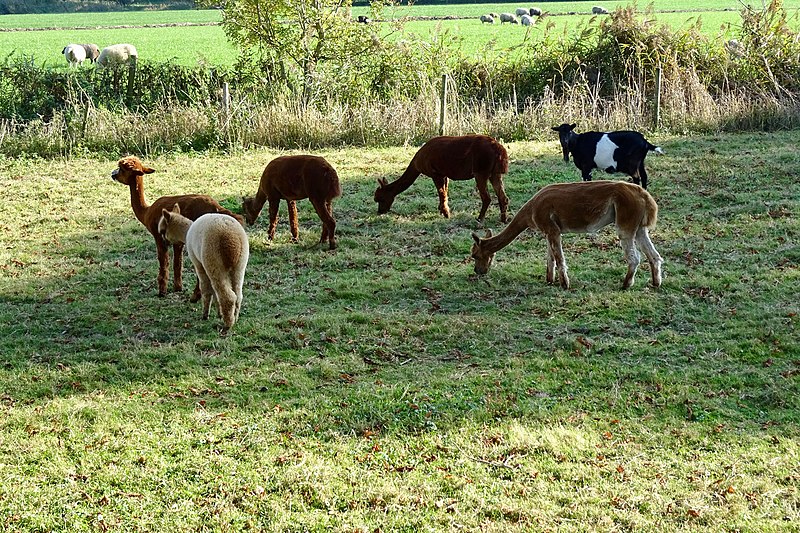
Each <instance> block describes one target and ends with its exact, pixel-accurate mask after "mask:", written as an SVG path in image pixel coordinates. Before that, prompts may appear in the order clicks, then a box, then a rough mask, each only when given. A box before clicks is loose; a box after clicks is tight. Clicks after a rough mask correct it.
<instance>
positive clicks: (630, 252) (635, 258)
mask: <svg viewBox="0 0 800 533" xmlns="http://www.w3.org/2000/svg"><path fill="white" fill-rule="evenodd" d="M619 242H620V244H621V245H622V250H623V251H624V252H625V260H626V261H627V262H628V272H627V273H626V274H625V280H624V281H623V282H622V288H623V289H627V288H629V287H630V286H631V285H633V281H634V278H635V277H636V269H637V268H638V267H639V260H640V259H641V257H640V256H639V251H638V250H637V249H636V245H635V244H634V243H633V236H632V235H620V236H619Z"/></svg>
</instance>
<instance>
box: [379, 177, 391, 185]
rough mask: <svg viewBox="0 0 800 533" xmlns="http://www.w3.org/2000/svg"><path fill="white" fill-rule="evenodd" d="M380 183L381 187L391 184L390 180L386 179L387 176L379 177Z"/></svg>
mask: <svg viewBox="0 0 800 533" xmlns="http://www.w3.org/2000/svg"><path fill="white" fill-rule="evenodd" d="M378 185H379V186H381V187H386V186H387V185H389V182H388V181H386V178H378Z"/></svg>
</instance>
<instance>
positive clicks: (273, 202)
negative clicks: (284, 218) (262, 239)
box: [267, 198, 280, 240]
mask: <svg viewBox="0 0 800 533" xmlns="http://www.w3.org/2000/svg"><path fill="white" fill-rule="evenodd" d="M278 207H280V198H270V199H269V229H268V230H267V237H269V240H274V239H275V229H276V228H277V227H278Z"/></svg>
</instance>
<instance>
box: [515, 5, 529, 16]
mask: <svg viewBox="0 0 800 533" xmlns="http://www.w3.org/2000/svg"><path fill="white" fill-rule="evenodd" d="M514 14H515V15H516V16H518V17H521V16H522V15H527V14H528V8H527V7H518V8H517V9H516V10H514Z"/></svg>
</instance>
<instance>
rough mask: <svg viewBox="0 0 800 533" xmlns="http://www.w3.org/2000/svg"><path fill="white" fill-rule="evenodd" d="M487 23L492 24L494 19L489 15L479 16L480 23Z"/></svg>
mask: <svg viewBox="0 0 800 533" xmlns="http://www.w3.org/2000/svg"><path fill="white" fill-rule="evenodd" d="M484 22H487V23H489V24H494V18H492V16H491V15H481V23H484Z"/></svg>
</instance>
